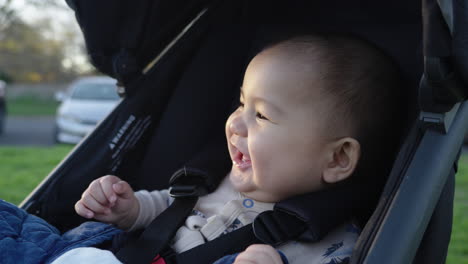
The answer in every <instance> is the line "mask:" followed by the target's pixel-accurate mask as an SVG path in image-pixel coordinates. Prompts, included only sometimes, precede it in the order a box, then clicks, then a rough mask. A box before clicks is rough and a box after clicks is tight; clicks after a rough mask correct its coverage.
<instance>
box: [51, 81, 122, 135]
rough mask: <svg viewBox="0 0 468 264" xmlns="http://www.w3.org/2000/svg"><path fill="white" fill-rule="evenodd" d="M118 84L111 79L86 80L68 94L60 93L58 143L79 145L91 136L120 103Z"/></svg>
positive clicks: (57, 120)
mask: <svg viewBox="0 0 468 264" xmlns="http://www.w3.org/2000/svg"><path fill="white" fill-rule="evenodd" d="M116 83H117V81H116V80H115V79H112V78H109V77H101V76H93V77H83V78H79V79H78V80H76V81H74V82H73V83H72V84H71V85H70V87H69V88H68V90H67V92H66V93H58V94H56V99H57V100H59V101H62V103H61V104H60V106H59V107H58V109H57V118H56V131H55V140H56V141H57V142H62V143H71V144H76V143H78V142H80V141H81V139H83V138H84V137H85V136H86V135H87V134H89V133H90V132H91V131H92V130H93V129H94V128H95V127H96V125H97V124H98V123H99V122H100V121H101V120H102V119H104V118H105V117H106V116H107V115H108V114H109V113H110V112H111V111H112V110H113V109H114V107H115V106H116V105H117V104H118V103H119V102H120V97H119V95H118V94H117V86H116Z"/></svg>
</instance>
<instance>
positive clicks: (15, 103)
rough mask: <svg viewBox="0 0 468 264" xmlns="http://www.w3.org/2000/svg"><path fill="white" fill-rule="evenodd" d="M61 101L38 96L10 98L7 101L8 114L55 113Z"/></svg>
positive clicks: (40, 114) (36, 114)
mask: <svg viewBox="0 0 468 264" xmlns="http://www.w3.org/2000/svg"><path fill="white" fill-rule="evenodd" d="M59 104H60V102H57V101H55V100H54V99H52V98H39V97H37V96H32V95H31V96H28V95H25V96H21V97H16V98H9V99H8V101H7V109H8V110H7V111H8V115H12V116H50V115H55V112H56V110H57V107H58V105H59Z"/></svg>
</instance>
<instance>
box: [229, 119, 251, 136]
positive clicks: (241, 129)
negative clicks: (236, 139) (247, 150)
mask: <svg viewBox="0 0 468 264" xmlns="http://www.w3.org/2000/svg"><path fill="white" fill-rule="evenodd" d="M229 130H231V132H232V133H233V134H236V135H238V136H241V137H246V136H247V127H246V125H245V122H244V120H243V118H242V116H241V115H236V116H233V117H232V119H231V123H230V124H229Z"/></svg>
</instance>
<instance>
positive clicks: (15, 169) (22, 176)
mask: <svg viewBox="0 0 468 264" xmlns="http://www.w3.org/2000/svg"><path fill="white" fill-rule="evenodd" d="M72 147H73V146H70V145H57V146H54V147H51V148H14V147H0V162H1V166H0V198H1V199H4V200H7V201H9V202H12V203H14V204H19V203H20V202H21V201H22V200H23V199H24V198H25V197H26V195H28V194H29V193H30V192H31V191H32V190H33V189H34V188H35V187H36V186H37V184H38V183H39V182H40V181H41V180H42V179H43V178H44V177H45V176H47V174H48V173H49V172H50V171H51V170H52V169H53V168H54V167H55V166H56V165H57V164H58V163H59V162H60V161H61V160H62V159H63V157H65V155H66V154H67V153H68V152H69V151H70V150H71V149H72ZM459 165H460V166H459V171H458V174H457V177H456V190H455V208H454V218H453V219H454V223H453V231H452V239H451V242H450V246H449V252H448V258H447V263H448V264H468V155H464V156H462V158H461V160H460V163H459Z"/></svg>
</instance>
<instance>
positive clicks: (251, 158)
mask: <svg viewBox="0 0 468 264" xmlns="http://www.w3.org/2000/svg"><path fill="white" fill-rule="evenodd" d="M300 68H301V66H300V65H294V64H293V63H291V62H288V61H285V60H284V59H281V58H278V57H277V56H272V55H271V54H270V55H269V54H266V55H265V54H261V55H259V56H257V57H255V58H254V60H252V62H251V63H250V64H249V67H248V69H247V71H246V73H245V76H244V83H243V86H242V89H241V98H240V102H241V105H240V107H239V108H238V109H237V110H236V111H235V112H234V113H232V114H231V116H230V117H229V119H228V120H227V122H226V137H227V142H228V147H229V153H230V155H231V159H232V161H233V166H232V170H231V172H230V175H229V177H230V181H231V182H232V184H233V185H234V187H235V189H236V190H238V191H240V192H242V193H244V194H245V195H246V196H248V197H250V198H253V199H256V200H259V201H263V202H277V201H280V200H283V199H285V198H287V197H291V196H293V195H297V194H302V193H307V192H311V191H316V190H318V189H320V188H322V187H323V183H322V172H323V169H324V167H325V166H326V163H327V160H329V159H327V157H326V155H325V154H324V153H327V152H326V151H325V150H326V149H327V148H328V147H329V146H328V145H329V142H330V140H329V137H330V136H329V135H328V133H327V132H326V129H325V122H324V121H325V118H324V114H325V109H326V107H325V105H326V102H325V100H320V99H319V92H318V89H315V90H314V89H312V90H311V88H310V82H311V80H313V79H314V78H313V76H307V77H306V76H305V75H304V72H302V71H301V69H300ZM309 72H310V71H309ZM314 85H315V84H314ZM316 85H319V83H318V82H316ZM306 87H307V88H306Z"/></svg>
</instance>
